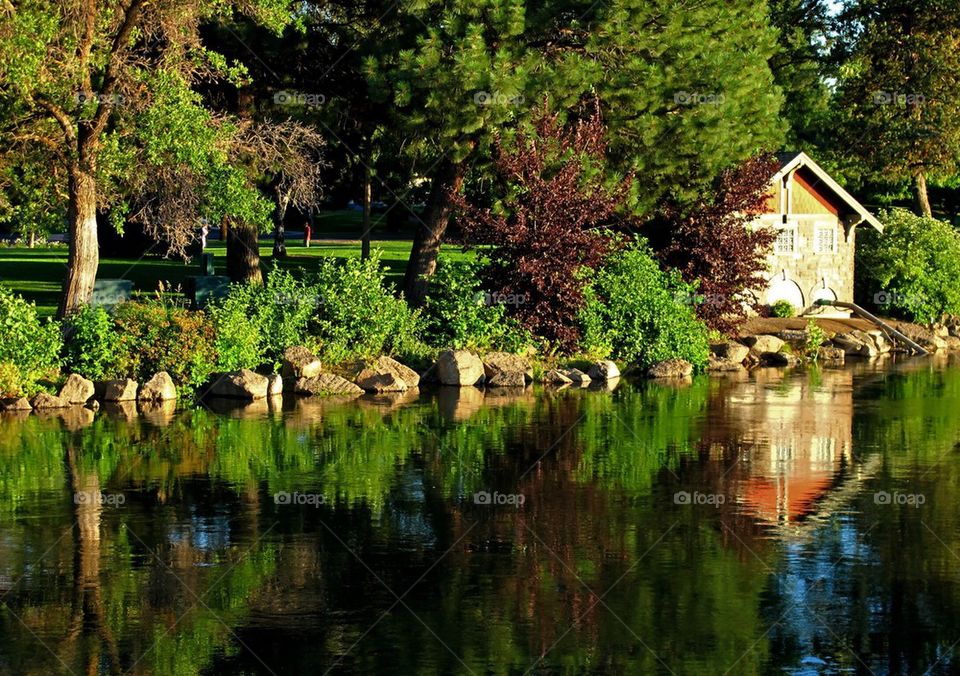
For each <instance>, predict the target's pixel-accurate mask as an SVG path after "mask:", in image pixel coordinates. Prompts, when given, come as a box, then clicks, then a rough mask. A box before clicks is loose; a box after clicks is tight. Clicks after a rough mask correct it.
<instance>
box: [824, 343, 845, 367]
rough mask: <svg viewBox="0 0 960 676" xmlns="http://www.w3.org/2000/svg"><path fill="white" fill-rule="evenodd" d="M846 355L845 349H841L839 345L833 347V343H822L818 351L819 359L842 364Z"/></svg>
mask: <svg viewBox="0 0 960 676" xmlns="http://www.w3.org/2000/svg"><path fill="white" fill-rule="evenodd" d="M845 357H846V353H845V352H844V351H843V350H841V349H840V348H839V347H833V346H831V345H821V346H820V350H819V352H818V353H817V358H818V359H820V360H821V361H827V362H830V363H833V364H836V363H840V364H842V363H843V362H844V360H845Z"/></svg>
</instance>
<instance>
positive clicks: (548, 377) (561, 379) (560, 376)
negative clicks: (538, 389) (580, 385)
mask: <svg viewBox="0 0 960 676" xmlns="http://www.w3.org/2000/svg"><path fill="white" fill-rule="evenodd" d="M542 380H543V382H545V383H549V384H551V385H569V384H570V383H572V382H573V381H572V380H570V378H569V377H567V374H566V373H564V372H563V371H562V370H561V369H550V370H549V371H547V372H546V373H544V374H543V377H542Z"/></svg>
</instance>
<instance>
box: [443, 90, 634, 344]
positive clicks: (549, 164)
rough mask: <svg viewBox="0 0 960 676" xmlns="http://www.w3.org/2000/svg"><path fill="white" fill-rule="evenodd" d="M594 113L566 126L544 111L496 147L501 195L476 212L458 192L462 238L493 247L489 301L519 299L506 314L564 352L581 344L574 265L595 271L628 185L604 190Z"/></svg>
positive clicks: (610, 243)
mask: <svg viewBox="0 0 960 676" xmlns="http://www.w3.org/2000/svg"><path fill="white" fill-rule="evenodd" d="M605 131H606V130H605V127H604V124H603V121H602V119H601V117H600V113H599V110H597V109H595V110H594V112H593V113H592V114H591V115H590V116H589V117H586V118H584V119H582V120H580V121H578V122H576V123H575V124H572V125H569V126H564V125H563V124H561V123H560V121H559V118H558V116H557V115H555V114H551V113H550V112H549V111H547V110H546V108H544V109H543V110H542V111H541V112H540V113H539V114H538V115H536V116H535V120H534V133H533V134H527V133H518V135H517V136H516V138H515V141H514V143H512V144H510V146H509V147H506V146H505V145H503V144H502V143H499V142H498V143H497V154H496V158H495V160H494V168H495V174H496V176H497V183H496V184H495V185H496V186H497V187H498V188H499V189H500V194H501V195H503V197H502V198H501V199H499V200H497V201H496V202H495V204H494V205H493V207H492V208H491V207H479V206H476V205H475V204H473V203H471V201H469V200H468V199H466V198H464V197H462V196H459V195H457V196H455V198H454V199H455V202H456V206H457V207H458V210H459V212H460V215H461V218H462V220H461V223H460V225H461V229H462V230H463V232H464V235H465V236H466V238H467V241H468V242H471V243H475V244H492V245H493V248H492V249H491V250H490V251H489V252H487V255H488V256H489V259H490V260H489V264H488V265H486V267H485V268H484V272H483V275H484V282H485V286H486V287H487V288H488V289H489V290H490V291H492V292H493V294H492V296H491V297H492V298H497V297H498V296H499V297H506V298H512V299H517V302H516V303H515V304H513V305H512V306H511V308H510V309H511V311H512V312H513V314H514V316H516V317H517V319H519V320H520V322H521V323H522V324H523V325H524V326H525V327H527V328H528V329H529V330H530V331H531V332H532V333H533V334H534V335H536V336H539V337H541V338H543V339H545V340H547V341H549V342H550V343H552V344H555V345H557V346H558V347H561V348H570V347H572V346H574V345H575V344H576V342H577V340H578V338H579V330H578V328H577V314H578V312H579V311H580V309H581V308H582V307H583V303H584V297H583V288H584V281H583V280H582V278H581V276H580V275H579V274H578V273H579V271H580V270H581V268H583V267H584V266H586V267H590V268H593V267H596V266H597V265H598V264H600V263H601V262H602V261H603V260H604V258H605V257H606V256H607V255H608V254H609V253H610V251H611V250H612V248H613V247H614V246H615V241H614V239H613V238H611V237H610V235H609V232H608V231H607V227H608V226H610V225H611V224H613V223H614V221H615V220H616V213H617V210H618V209H619V207H620V205H621V204H622V203H623V201H624V199H625V198H626V196H627V191H628V190H629V188H630V179H629V178H627V179H624V180H623V181H621V182H619V184H618V185H617V186H616V187H614V188H612V189H608V188H607V187H606V186H605V185H604V177H603V173H602V171H600V169H599V168H600V167H601V166H602V164H603V160H604V155H605V152H606V148H607V143H606V140H605Z"/></svg>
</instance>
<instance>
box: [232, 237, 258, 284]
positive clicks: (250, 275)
mask: <svg viewBox="0 0 960 676" xmlns="http://www.w3.org/2000/svg"><path fill="white" fill-rule="evenodd" d="M259 236H260V233H259V232H258V231H257V226H255V225H249V224H247V223H237V222H233V223H231V224H230V226H229V228H228V229H227V274H228V275H229V276H230V281H232V282H252V283H254V284H263V274H262V273H261V272H260V241H259Z"/></svg>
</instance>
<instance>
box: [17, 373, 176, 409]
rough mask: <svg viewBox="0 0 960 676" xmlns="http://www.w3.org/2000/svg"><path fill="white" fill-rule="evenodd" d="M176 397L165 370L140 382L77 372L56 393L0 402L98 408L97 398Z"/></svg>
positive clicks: (155, 399)
mask: <svg viewBox="0 0 960 676" xmlns="http://www.w3.org/2000/svg"><path fill="white" fill-rule="evenodd" d="M176 398H177V388H176V386H175V385H174V383H173V379H172V378H171V377H170V374H168V373H167V372H166V371H160V372H158V373H156V374H155V375H154V376H153V377H151V378H150V379H149V380H147V381H146V382H144V383H142V384H140V383H137V382H136V381H135V380H130V379H128V378H124V379H121V380H102V381H98V382H94V381H92V380H88V379H86V378H84V377H83V376H79V375H77V374H76V373H71V374H70V375H69V376H67V379H66V381H65V382H64V384H63V386H62V387H61V388H60V391H59V392H58V393H57V394H50V393H49V392H39V393H38V394H35V395H33V396H32V397H30V398H27V397H21V398H19V399H13V400H8V401H3V402H0V409H2V410H5V411H31V410H38V411H39V410H46V409H63V408H70V407H72V406H87V407H90V408H98V407H99V405H100V402H101V401H103V402H111V403H112V402H128V401H139V402H151V403H153V402H164V401H173V400H175V399H176Z"/></svg>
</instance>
